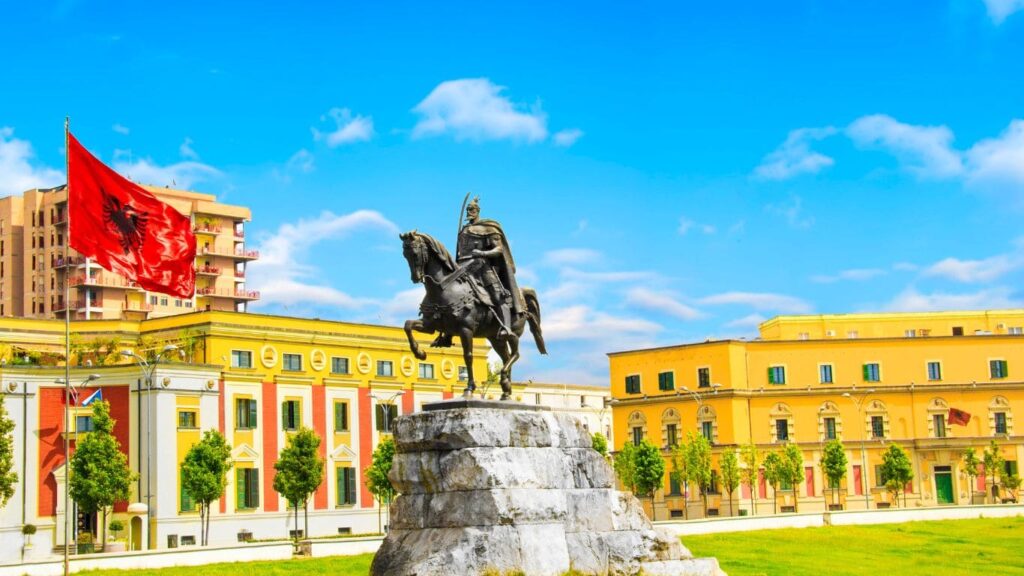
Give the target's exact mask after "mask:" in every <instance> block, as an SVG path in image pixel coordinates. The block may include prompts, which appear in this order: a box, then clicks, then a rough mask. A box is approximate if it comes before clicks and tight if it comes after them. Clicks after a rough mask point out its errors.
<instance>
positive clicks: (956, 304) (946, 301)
mask: <svg viewBox="0 0 1024 576" xmlns="http://www.w3.org/2000/svg"><path fill="white" fill-rule="evenodd" d="M1021 306H1024V303H1022V302H1021V301H1020V300H1018V299H1016V298H1013V296H1012V291H1011V290H1010V289H1009V288H1005V287H995V288H987V289H984V290H979V291H978V292H971V293H967V294H949V293H945V292H932V293H931V294H922V293H920V292H918V291H917V290H915V289H914V288H913V287H911V288H907V289H906V290H904V291H903V292H901V293H900V294H899V295H897V296H896V297H895V298H893V299H892V301H891V302H889V303H888V304H887V305H886V307H885V309H886V310H892V311H896V312H935V311H949V310H994V309H998V308H1020V307H1021Z"/></svg>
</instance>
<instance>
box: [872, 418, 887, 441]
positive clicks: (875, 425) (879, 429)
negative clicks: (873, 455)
mask: <svg viewBox="0 0 1024 576" xmlns="http://www.w3.org/2000/svg"><path fill="white" fill-rule="evenodd" d="M871 437H872V438H885V420H883V419H882V417H881V416H872V417H871Z"/></svg>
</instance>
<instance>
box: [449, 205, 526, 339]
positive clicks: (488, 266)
mask: <svg viewBox="0 0 1024 576" xmlns="http://www.w3.org/2000/svg"><path fill="white" fill-rule="evenodd" d="M466 220H467V222H466V224H465V225H464V226H463V227H462V229H461V230H459V239H458V243H457V245H456V249H455V261H456V262H457V263H458V265H459V266H466V267H468V271H469V274H470V275H471V276H472V277H474V278H475V279H477V280H479V281H480V283H481V284H483V286H484V289H485V290H486V295H487V297H488V298H486V299H485V300H490V302H489V303H488V305H489V306H490V307H491V309H492V310H493V311H494V313H495V316H496V317H497V318H498V322H499V323H500V324H501V330H500V332H499V338H502V339H503V338H506V337H508V334H509V332H511V329H510V327H511V326H512V319H513V318H514V317H515V316H518V315H519V314H521V313H522V312H523V310H524V309H525V304H524V303H523V296H522V294H520V293H519V286H518V285H517V284H516V263H515V261H513V260H512V252H511V251H510V250H509V247H508V239H506V238H505V232H504V231H503V230H502V229H501V224H499V223H498V222H497V221H496V220H487V219H481V218H480V198H479V197H476V198H474V199H473V201H472V202H470V203H469V206H466Z"/></svg>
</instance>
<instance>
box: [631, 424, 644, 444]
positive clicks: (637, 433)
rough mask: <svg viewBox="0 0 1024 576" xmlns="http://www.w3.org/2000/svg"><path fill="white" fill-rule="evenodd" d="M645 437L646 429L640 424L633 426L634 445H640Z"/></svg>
mask: <svg viewBox="0 0 1024 576" xmlns="http://www.w3.org/2000/svg"><path fill="white" fill-rule="evenodd" d="M643 439H644V429H643V428H641V427H640V426H634V427H633V445H634V446H639V445H640V442H641V441H642V440H643Z"/></svg>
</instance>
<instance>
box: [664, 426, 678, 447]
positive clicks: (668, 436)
mask: <svg viewBox="0 0 1024 576" xmlns="http://www.w3.org/2000/svg"><path fill="white" fill-rule="evenodd" d="M676 444H679V429H678V427H677V426H676V425H675V424H666V425H665V445H666V446H667V447H669V448H671V447H673V446H675V445H676Z"/></svg>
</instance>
